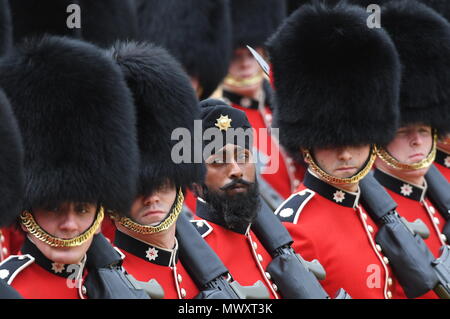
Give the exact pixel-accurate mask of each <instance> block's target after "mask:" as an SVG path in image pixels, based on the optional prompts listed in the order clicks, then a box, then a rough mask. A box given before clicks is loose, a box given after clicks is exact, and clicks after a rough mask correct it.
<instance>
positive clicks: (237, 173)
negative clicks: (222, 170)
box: [228, 159, 244, 179]
mask: <svg viewBox="0 0 450 319" xmlns="http://www.w3.org/2000/svg"><path fill="white" fill-rule="evenodd" d="M229 167H230V171H229V174H228V176H229V178H230V179H238V178H242V176H243V175H244V173H243V171H242V169H241V167H240V165H239V164H238V163H237V162H236V161H235V160H234V159H233V160H231V162H230V163H229Z"/></svg>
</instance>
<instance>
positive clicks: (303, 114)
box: [268, 3, 400, 154]
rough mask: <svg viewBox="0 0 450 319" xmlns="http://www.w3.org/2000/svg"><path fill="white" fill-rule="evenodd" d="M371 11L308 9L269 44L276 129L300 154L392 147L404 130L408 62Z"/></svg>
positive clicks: (297, 13) (322, 6)
mask: <svg viewBox="0 0 450 319" xmlns="http://www.w3.org/2000/svg"><path fill="white" fill-rule="evenodd" d="M366 19H367V15H366V12H365V10H363V9H361V8H359V7H356V6H350V5H346V4H344V3H339V4H338V5H336V6H327V5H325V4H322V3H315V4H312V5H304V6H302V7H300V8H299V9H298V10H297V11H295V12H294V13H293V14H292V15H291V16H290V17H289V18H287V19H286V21H285V23H284V24H283V26H282V27H281V28H280V29H279V30H278V31H277V33H276V34H275V35H274V36H273V37H272V38H271V39H270V41H269V43H268V49H269V55H270V59H271V63H272V67H273V73H274V84H275V89H276V97H275V102H276V106H275V112H274V126H275V127H278V128H279V129H280V131H279V133H280V142H281V143H282V144H283V146H284V147H285V148H286V149H287V150H288V151H290V152H291V153H292V154H298V152H299V150H300V148H312V147H327V146H345V145H362V144H374V143H376V144H381V145H384V144H386V143H388V142H389V141H390V139H391V138H392V137H393V135H394V133H395V131H396V128H397V124H398V113H399V110H398V94H399V83H400V63H399V59H398V54H397V52H396V50H395V47H394V45H393V43H392V41H391V40H390V38H389V36H388V35H387V33H386V32H385V31H384V30H383V29H369V28H368V27H367V25H366Z"/></svg>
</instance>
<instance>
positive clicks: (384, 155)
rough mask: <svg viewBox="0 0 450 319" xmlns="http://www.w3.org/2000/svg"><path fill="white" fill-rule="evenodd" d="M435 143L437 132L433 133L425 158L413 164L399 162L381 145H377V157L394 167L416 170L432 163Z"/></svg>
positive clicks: (434, 156)
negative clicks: (429, 149) (429, 148)
mask: <svg viewBox="0 0 450 319" xmlns="http://www.w3.org/2000/svg"><path fill="white" fill-rule="evenodd" d="M436 144H437V134H436V133H434V134H433V147H432V148H431V151H430V153H429V154H428V156H427V157H426V158H424V159H423V160H421V161H420V162H417V163H414V164H405V163H401V162H399V161H398V160H397V159H395V158H394V157H393V156H392V155H391V154H389V152H388V151H387V150H385V149H384V148H382V147H378V149H377V153H378V157H379V158H380V159H381V160H382V161H383V162H385V163H386V164H387V165H389V166H390V167H393V168H396V169H404V170H418V169H422V168H428V167H429V166H430V165H431V164H433V162H434V160H435V158H436Z"/></svg>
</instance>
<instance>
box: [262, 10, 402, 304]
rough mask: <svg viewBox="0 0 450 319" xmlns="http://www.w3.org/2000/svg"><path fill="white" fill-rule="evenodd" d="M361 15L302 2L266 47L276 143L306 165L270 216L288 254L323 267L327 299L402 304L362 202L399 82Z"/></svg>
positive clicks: (386, 43) (383, 40)
mask: <svg viewBox="0 0 450 319" xmlns="http://www.w3.org/2000/svg"><path fill="white" fill-rule="evenodd" d="M366 17H367V15H366V13H365V10H363V9H361V8H359V7H356V6H350V5H347V4H345V3H340V4H338V5H336V6H327V5H325V4H323V3H317V2H316V3H314V4H312V5H309V4H307V5H304V6H302V7H300V8H299V9H298V10H296V11H295V12H294V13H293V14H292V15H291V16H290V17H289V18H288V19H287V20H286V21H285V23H284V25H282V27H280V28H279V29H278V31H277V33H276V34H275V35H274V36H273V37H272V38H271V39H270V40H269V43H268V52H269V56H270V61H271V64H272V71H273V74H274V80H275V81H274V84H275V90H276V91H275V92H276V98H275V103H276V105H275V112H274V126H275V127H278V128H279V129H280V143H281V144H282V145H283V146H284V147H285V148H286V149H287V150H289V151H290V153H295V152H297V153H298V154H302V155H303V157H304V158H305V161H306V163H307V164H308V166H309V167H308V170H307V172H306V174H305V178H304V181H303V184H302V185H301V187H300V189H299V191H298V192H297V193H294V194H293V195H292V196H291V197H290V198H288V199H287V200H286V201H285V202H284V203H283V204H282V205H281V206H280V207H279V208H278V209H277V210H276V211H275V214H276V215H277V216H278V217H279V219H280V220H281V221H282V222H283V223H284V225H285V226H286V228H287V229H288V230H289V232H290V234H291V235H292V237H293V239H294V244H293V247H294V249H295V250H296V251H297V252H298V253H300V254H301V255H302V256H303V257H304V258H305V259H306V260H313V259H318V260H319V261H320V263H321V264H322V266H323V267H324V268H325V271H326V279H325V280H324V281H322V282H321V283H322V286H323V287H324V288H325V290H326V291H327V292H328V294H332V293H334V292H335V291H336V290H338V289H339V288H340V287H342V288H344V289H345V290H346V291H347V292H348V293H349V294H350V295H351V296H352V298H393V297H397V296H398V297H404V294H403V290H402V288H401V287H400V285H399V283H398V281H397V279H396V278H395V277H394V276H393V275H392V269H391V267H390V265H389V260H388V259H387V258H386V257H385V256H383V253H382V251H380V248H379V247H378V246H377V244H376V242H375V235H376V234H377V230H378V229H377V227H376V225H375V222H374V220H372V219H371V217H370V216H369V215H368V214H367V212H366V210H365V208H364V207H363V206H362V205H361V203H360V195H361V194H360V189H359V181H360V180H361V179H362V178H363V177H364V176H365V175H366V174H367V173H369V171H370V170H371V168H372V165H373V162H374V160H375V147H374V145H375V144H380V145H384V144H385V143H387V142H389V140H390V139H391V138H392V136H393V135H394V133H395V130H396V123H397V118H398V112H399V111H398V94H399V85H400V63H399V59H398V55H397V52H396V50H395V47H394V45H393V43H392V41H391V40H390V38H389V36H388V35H387V34H386V32H385V31H384V30H383V29H369V28H368V27H367V25H366V19H367V18H366ZM381 127H382V128H383V129H380V128H381Z"/></svg>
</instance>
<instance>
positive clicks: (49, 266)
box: [0, 239, 87, 299]
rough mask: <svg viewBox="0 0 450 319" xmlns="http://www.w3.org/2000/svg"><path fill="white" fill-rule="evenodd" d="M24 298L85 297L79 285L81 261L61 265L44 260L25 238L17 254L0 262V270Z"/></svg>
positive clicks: (81, 278) (81, 280)
mask: <svg viewBox="0 0 450 319" xmlns="http://www.w3.org/2000/svg"><path fill="white" fill-rule="evenodd" d="M5 271H7V274H8V276H7V277H6V278H4V279H5V280H6V281H7V282H8V283H9V284H10V285H11V286H12V287H13V288H15V289H16V290H17V292H18V293H19V294H20V295H21V296H22V297H23V298H26V299H86V298H87V294H86V293H87V291H86V288H85V287H84V285H83V282H84V280H85V278H86V275H87V271H86V269H85V268H84V263H81V264H79V265H64V264H58V263H54V262H52V261H51V260H49V259H47V258H46V257H45V256H44V255H43V254H42V253H41V252H40V251H39V250H38V249H37V248H36V246H34V244H32V243H31V242H30V241H29V240H28V239H27V240H26V241H25V243H24V245H23V247H22V250H21V252H20V255H17V256H10V257H9V258H8V259H6V260H5V261H4V262H3V263H2V264H0V272H4V273H5V274H6V272H5Z"/></svg>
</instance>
